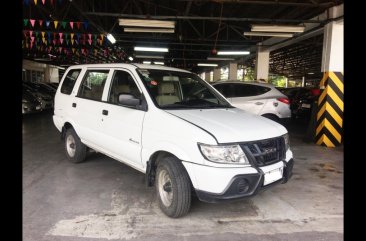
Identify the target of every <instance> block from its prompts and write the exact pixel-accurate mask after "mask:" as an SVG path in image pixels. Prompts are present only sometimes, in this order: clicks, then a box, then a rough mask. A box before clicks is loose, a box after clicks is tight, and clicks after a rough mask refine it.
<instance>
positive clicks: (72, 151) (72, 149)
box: [65, 128, 86, 163]
mask: <svg viewBox="0 0 366 241" xmlns="http://www.w3.org/2000/svg"><path fill="white" fill-rule="evenodd" d="M65 152H66V156H67V158H68V159H69V161H70V162H74V163H79V162H82V161H84V160H85V156H86V146H85V145H84V144H83V143H82V142H81V140H80V138H79V136H78V135H77V134H76V132H75V130H74V129H72V128H69V129H67V131H66V134H65Z"/></svg>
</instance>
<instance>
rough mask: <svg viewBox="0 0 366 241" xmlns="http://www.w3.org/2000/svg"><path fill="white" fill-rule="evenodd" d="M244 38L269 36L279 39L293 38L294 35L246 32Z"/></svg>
mask: <svg viewBox="0 0 366 241" xmlns="http://www.w3.org/2000/svg"><path fill="white" fill-rule="evenodd" d="M244 36H269V37H279V38H291V37H293V36H294V35H293V34H292V33H270V32H244Z"/></svg>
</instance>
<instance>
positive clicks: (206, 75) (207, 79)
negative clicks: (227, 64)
mask: <svg viewBox="0 0 366 241" xmlns="http://www.w3.org/2000/svg"><path fill="white" fill-rule="evenodd" d="M205 80H206V81H207V82H210V72H205Z"/></svg>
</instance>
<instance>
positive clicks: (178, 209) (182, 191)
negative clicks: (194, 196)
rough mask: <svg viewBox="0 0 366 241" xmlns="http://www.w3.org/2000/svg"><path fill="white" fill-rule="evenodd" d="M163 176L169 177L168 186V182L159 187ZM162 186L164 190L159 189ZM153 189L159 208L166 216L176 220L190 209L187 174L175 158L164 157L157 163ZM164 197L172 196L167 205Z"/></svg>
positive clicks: (189, 190)
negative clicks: (154, 189)
mask: <svg viewBox="0 0 366 241" xmlns="http://www.w3.org/2000/svg"><path fill="white" fill-rule="evenodd" d="M164 174H167V175H168V176H169V178H170V185H169V182H166V184H168V185H161V183H162V182H163V180H165V179H164V178H163V176H164ZM163 186H164V187H165V186H166V188H165V189H164V190H162V189H161V187H163ZM155 188H156V195H157V199H158V203H159V207H160V209H161V210H162V211H163V212H164V213H165V214H166V215H167V216H169V217H172V218H178V217H182V216H184V215H185V214H187V213H188V211H189V209H190V207H191V183H190V179H189V176H188V173H187V171H186V170H185V168H184V166H183V164H182V163H181V161H180V160H178V159H177V158H175V157H166V158H164V159H163V160H161V161H160V162H159V164H158V167H157V171H156V178H155ZM166 189H167V190H166ZM169 190H170V191H169ZM170 193H172V194H170ZM166 195H168V196H169V195H172V198H171V202H170V204H167V203H166V202H167V201H166V199H164V197H165V196H166ZM168 199H169V198H168ZM164 200H165V203H164ZM168 202H169V201H168Z"/></svg>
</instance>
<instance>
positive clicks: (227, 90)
mask: <svg viewBox="0 0 366 241" xmlns="http://www.w3.org/2000/svg"><path fill="white" fill-rule="evenodd" d="M213 87H215V89H217V90H218V91H219V92H220V93H221V94H222V95H223V96H225V97H226V98H231V97H235V96H234V91H233V88H232V85H231V84H218V85H213Z"/></svg>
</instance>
